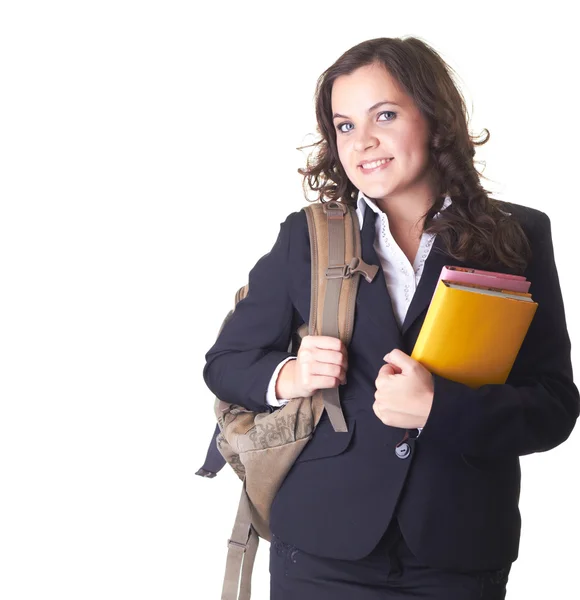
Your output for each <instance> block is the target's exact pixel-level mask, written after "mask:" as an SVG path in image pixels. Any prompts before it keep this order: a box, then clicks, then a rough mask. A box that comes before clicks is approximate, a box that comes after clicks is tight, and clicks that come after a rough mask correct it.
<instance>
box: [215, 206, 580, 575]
mask: <svg viewBox="0 0 580 600" xmlns="http://www.w3.org/2000/svg"><path fill="white" fill-rule="evenodd" d="M502 205H503V206H502V208H504V207H505V210H506V211H507V212H511V213H512V218H516V219H518V220H519V222H520V223H521V225H522V226H523V228H524V230H525V232H526V233H527V235H528V237H529V240H530V243H531V247H532V251H533V258H532V260H531V262H530V264H529V266H528V268H527V270H526V272H525V273H524V274H525V275H526V276H527V278H528V279H529V280H530V281H531V288H530V292H531V293H532V297H533V299H534V300H535V301H536V302H538V309H537V311H536V315H535V317H534V319H533V322H532V324H531V327H530V329H529V331H528V334H527V336H526V338H525V340H524V343H523V345H522V347H521V349H520V352H519V354H518V357H517V359H516V361H515V363H514V366H513V368H512V371H511V373H510V376H509V378H508V380H507V382H506V383H505V384H503V385H497V384H494V385H484V386H481V387H480V388H479V389H475V390H474V389H471V388H470V387H468V386H466V385H463V384H461V383H457V382H454V381H451V380H449V379H446V378H444V377H440V376H438V375H433V379H434V398H433V406H432V409H431V412H430V414H429V417H428V420H427V422H426V424H425V427H424V429H423V432H422V433H421V435H420V436H419V437H417V438H413V437H412V438H410V439H409V440H407V442H406V443H407V444H408V446H403V450H404V451H401V447H399V448H396V446H397V444H398V443H399V442H401V440H402V439H403V437H404V434H405V433H406V432H405V430H403V429H399V428H396V427H390V426H386V425H384V424H383V423H382V422H381V421H379V419H378V418H377V417H376V415H375V414H374V412H373V410H372V405H373V402H374V394H375V385H374V382H375V380H376V377H377V375H378V372H379V369H380V368H381V366H383V364H384V361H383V356H384V355H385V354H386V353H387V352H389V351H391V350H393V349H394V348H400V349H401V350H403V351H404V352H405V353H407V354H411V352H412V350H413V346H414V344H415V341H416V339H417V336H418V334H419V331H420V329H421V326H422V323H423V320H424V318H425V314H426V312H427V308H428V306H429V302H430V300H431V297H432V295H433V292H434V289H435V285H436V283H437V280H438V278H439V274H440V272H441V269H442V267H443V266H444V265H459V266H470V267H475V268H484V267H483V266H482V265H478V264H475V263H473V262H470V263H463V262H460V261H457V260H455V259H453V258H451V257H450V256H449V255H448V254H447V253H446V252H445V250H444V248H443V245H442V243H441V241H440V237H439V236H437V237H436V239H435V242H434V244H433V247H432V249H431V252H430V254H429V256H428V258H427V260H426V262H425V265H424V271H423V274H422V277H421V279H420V282H419V286H418V288H417V290H416V292H415V295H414V297H413V300H412V302H411V305H410V306H409V310H408V312H407V315H406V318H405V320H404V323H403V325H402V327H401V329H399V327H398V325H397V322H396V320H395V316H394V314H393V309H392V306H391V301H390V298H389V294H388V290H387V286H386V283H385V279H384V276H383V273H382V270H381V269H379V272H378V274H377V276H376V277H375V279H374V280H373V281H372V283H367V282H366V281H364V279H363V278H361V280H360V283H359V291H358V296H357V301H356V316H355V324H354V332H353V336H352V341H351V343H350V345H349V347H348V356H349V367H348V372H347V379H348V382H347V384H346V385H344V386H341V387H340V395H341V400H342V406H343V410H344V413H345V418H346V419H347V424H348V432H347V433H336V432H334V431H333V429H332V427H331V425H330V422H329V421H328V418H327V416H326V413H324V414H323V417H322V419H321V421H320V424H319V425H318V427H317V429H316V431H315V433H314V436H313V438H312V440H311V441H310V442H309V443H308V445H307V446H306V447H305V449H304V451H303V452H302V454H301V455H300V457H299V458H298V460H297V461H296V463H295V464H294V466H293V467H292V469H291V470H290V472H289V474H288V476H287V477H286V479H285V480H284V482H283V484H282V487H281V488H280V490H279V492H278V494H277V496H276V498H275V500H274V503H273V505H272V513H271V522H270V524H271V529H272V531H273V533H274V534H275V535H276V536H278V537H279V538H280V539H282V540H284V541H285V542H287V543H289V544H291V545H294V546H296V547H297V548H300V549H302V550H304V551H306V552H310V553H313V554H317V555H320V556H326V557H333V558H340V559H349V560H354V559H359V558H361V557H363V556H365V555H366V554H368V553H369V552H371V550H372V549H373V548H374V546H375V545H376V544H377V542H378V541H379V540H380V538H381V537H382V535H383V534H384V532H385V531H386V528H387V527H388V525H389V523H390V521H391V519H393V518H396V519H398V521H399V526H400V528H401V531H402V533H403V536H404V538H405V540H406V542H407V544H408V545H409V547H410V549H411V551H412V552H413V553H414V554H415V555H416V556H417V558H418V559H419V560H420V561H422V562H423V563H424V564H427V565H429V566H431V567H436V568H441V569H454V570H476V569H486V570H487V569H498V568H501V567H503V566H505V565H507V564H509V563H511V562H512V561H514V560H515V559H516V558H517V555H518V546H519V538H520V513H519V510H518V499H519V493H520V464H519V457H520V456H522V455H525V454H531V453H533V452H542V451H545V450H549V449H551V448H554V447H555V446H557V445H558V444H561V443H562V442H563V441H564V440H566V439H567V438H568V436H569V435H570V432H571V431H572V429H573V427H574V425H575V422H576V419H577V417H578V414H579V410H580V409H579V405H580V399H579V394H578V389H577V387H576V386H575V385H574V382H573V376H572V366H571V360H570V339H569V336H568V332H567V329H566V320H565V314H564V305H563V301H562V294H561V291H560V284H559V280H558V273H557V270H556V265H555V262H554V252H553V246H552V238H551V227H550V220H549V218H548V216H547V215H546V214H545V213H543V212H541V211H538V210H535V209H532V208H528V207H525V206H521V205H517V204H511V203H507V202H504V203H502ZM375 218H376V215H375V213H374V212H373V211H371V210H367V211H366V212H365V219H364V223H363V227H362V231H361V236H362V256H363V259H364V260H365V261H366V262H367V263H369V264H375V265H380V263H379V260H378V258H377V256H376V253H375V252H374V249H373V240H374V235H375V225H374V219H375ZM505 271H506V272H508V270H507V269H505ZM309 312H310V242H309V237H308V227H307V222H306V215H305V213H304V211H299V212H294V213H292V214H290V215H289V216H288V217H287V218H286V220H285V221H284V223H282V225H281V227H280V232H279V236H278V238H277V240H276V242H275V244H274V246H273V248H272V250H271V251H270V252H269V253H268V254H266V255H265V256H263V257H262V258H261V259H260V260H259V261H258V262H257V264H256V265H255V266H254V268H253V269H252V271H251V272H250V276H249V293H248V296H247V297H246V298H245V299H244V300H242V301H241V302H239V303H238V305H237V307H236V309H235V311H234V313H233V315H232V317H231V319H230V321H229V322H228V323H227V324H226V325H225V327H224V328H223V330H222V332H221V334H220V335H219V337H218V339H217V341H216V343H215V344H214V346H213V347H212V348H211V349H210V350H209V351H208V353H207V355H206V360H207V363H206V365H205V368H204V379H205V381H206V383H207V385H208V387H209V388H210V390H211V391H212V392H213V393H214V394H215V395H216V396H218V397H219V398H220V399H222V400H225V401H226V402H231V403H234V404H240V405H242V406H245V407H247V408H249V409H252V410H256V411H265V410H272V408H271V407H269V406H268V405H267V403H266V399H265V395H266V390H267V386H268V383H269V381H270V378H271V376H272V374H273V372H274V369H275V368H276V366H277V365H278V363H279V362H280V361H281V360H282V359H283V358H285V357H287V356H290V353H289V352H288V346H289V341H290V336H291V332H292V329H293V327H296V326H297V325H300V324H301V323H308V319H309ZM415 432H416V430H415Z"/></svg>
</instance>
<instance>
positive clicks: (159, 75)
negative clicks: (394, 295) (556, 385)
mask: <svg viewBox="0 0 580 600" xmlns="http://www.w3.org/2000/svg"><path fill="white" fill-rule="evenodd" d="M200 4H203V5H205V6H204V8H203V9H202V8H199V6H200ZM566 5H567V3H565V2H554V1H553V2H550V3H549V4H548V5H546V4H538V5H537V6H536V7H534V5H533V4H530V3H523V2H522V3H521V5H520V6H518V5H517V3H508V2H501V3H497V4H495V5H494V4H493V3H490V2H485V3H479V4H475V3H466V2H461V3H452V2H444V1H439V2H430V3H424V4H420V3H417V2H413V3H410V2H407V3H402V2H397V3H388V2H377V1H371V0H366V1H365V2H343V3H341V2H336V1H332V2H313V1H310V2H296V1H294V2H292V3H288V4H287V5H285V6H281V5H278V4H275V3H264V4H259V3H252V2H241V3H239V2H236V3H234V2H219V3H211V7H210V3H207V2H204V3H195V2H172V1H168V0H165V1H164V2H161V1H157V2H154V1H141V2H130V1H126V0H116V1H114V2H112V1H107V0H100V1H99V2H88V1H85V2H72V1H71V2H63V1H54V2H27V1H25V0H20V1H19V2H15V1H14V2H4V3H2V8H1V9H0V61H1V63H0V65H1V66H0V86H1V93H0V127H1V129H0V149H1V150H0V151H1V156H0V175H1V177H0V185H1V188H2V189H1V190H0V191H1V195H0V198H1V212H0V269H1V271H0V286H1V294H0V301H1V304H2V309H1V311H0V319H1V329H0V344H1V357H0V358H1V362H0V365H1V378H0V379H1V382H0V383H1V385H2V389H1V413H0V485H1V489H2V491H1V495H0V503H1V505H2V506H1V508H0V597H2V598H3V599H5V600H20V599H24V598H26V599H34V600H40V599H44V598H49V597H51V598H52V597H54V598H59V599H60V600H69V599H70V600H73V599H74V600H78V599H83V600H84V599H87V600H89V599H91V600H92V599H105V598H106V599H122V600H124V599H127V598H139V599H140V600H146V599H147V600H148V599H167V598H171V599H172V600H181V599H192V598H196V599H206V598H207V599H208V600H212V599H217V598H219V594H220V590H221V581H222V575H223V566H224V560H225V552H226V539H227V538H228V537H229V534H230V528H231V524H232V521H233V518H234V515H235V509H236V506H237V500H238V494H239V490H240V484H239V481H238V480H237V478H236V477H235V475H234V474H233V472H232V471H231V470H230V469H229V468H227V469H224V470H223V471H222V472H221V473H220V475H219V476H218V477H217V478H216V479H214V480H207V479H202V478H200V477H196V476H195V475H194V473H195V471H196V470H197V468H198V467H200V466H201V464H202V462H203V459H204V457H205V451H206V448H207V443H208V440H209V436H210V435H211V433H212V431H213V427H214V417H213V396H212V394H211V392H210V391H209V390H208V389H207V388H206V386H205V384H204V381H203V379H202V369H203V366H204V362H205V361H204V355H205V352H206V351H207V350H208V349H209V348H210V346H211V345H212V344H213V342H214V339H215V336H216V334H217V331H218V328H219V326H220V324H221V322H222V319H223V318H224V316H225V315H226V313H227V311H228V310H229V309H230V308H231V307H232V305H233V300H234V293H235V291H236V290H237V289H238V288H239V287H240V286H242V285H243V284H244V283H246V279H247V273H248V271H249V270H250V268H251V267H252V266H253V265H254V263H255V262H256V261H257V260H258V258H259V257H260V256H262V255H263V254H265V253H266V252H267V251H268V250H269V249H270V247H271V245H272V243H273V242H274V239H275V237H276V235H277V233H278V229H279V224H280V223H281V222H282V221H283V220H284V219H285V217H286V215H287V214H288V213H289V212H292V211H295V210H299V209H300V208H301V207H302V206H303V205H304V204H305V203H306V201H305V199H304V197H303V193H302V188H301V181H302V179H301V177H300V176H299V175H298V174H297V172H296V169H298V168H299V167H301V166H303V165H304V161H305V157H306V155H305V154H304V153H302V152H299V151H297V150H296V148H297V147H298V146H300V145H302V144H305V143H308V142H309V141H312V139H313V137H307V136H308V134H309V133H313V132H314V128H315V120H314V107H313V94H314V86H315V83H316V79H317V77H318V76H319V75H320V74H321V73H322V72H323V71H324V69H326V68H327V67H328V66H329V65H330V64H332V62H334V60H336V58H338V56H339V55H340V54H342V53H343V52H344V51H345V50H347V49H348V48H350V47H351V46H353V45H355V44H357V43H359V42H361V41H363V40H365V39H369V38H374V37H395V36H405V35H415V36H418V37H420V38H421V39H423V40H425V41H426V42H427V43H429V44H431V45H432V46H434V48H435V49H436V50H438V51H439V52H440V53H441V55H442V56H443V58H444V59H445V60H447V61H448V63H449V64H450V65H451V66H452V67H453V68H454V69H455V70H456V71H457V72H458V74H459V75H460V78H461V81H460V85H461V87H462V89H463V92H464V94H465V95H466V98H467V100H468V106H469V109H470V112H471V113H472V122H471V129H472V131H473V132H474V133H480V132H481V131H482V128H483V127H487V128H488V129H489V130H490V132H491V139H490V141H489V143H488V144H487V145H486V146H485V147H484V148H482V149H480V150H478V154H477V157H476V158H477V159H478V160H485V161H486V164H487V166H486V169H485V175H486V176H487V177H488V178H489V180H487V181H486V180H484V187H486V189H488V190H490V191H491V192H492V194H494V195H495V197H497V198H500V199H505V200H508V201H510V202H515V203H518V204H524V205H527V206H532V207H535V208H539V209H540V210H543V211H545V212H546V213H547V214H548V215H549V216H550V218H551V220H552V228H553V238H554V246H555V253H556V261H557V265H558V268H559V272H560V278H561V285H562V290H563V294H564V300H565V305H566V311H567V318H568V327H569V332H570V336H571V338H572V343H573V362H574V367H575V371H576V372H578V373H580V355H579V353H578V349H579V348H580V322H579V319H578V314H577V310H576V307H577V300H576V298H575V296H574V283H573V277H574V275H575V273H576V272H577V270H578V269H577V262H578V258H577V248H578V245H577V240H578V231H577V219H578V215H579V211H578V202H579V200H580V195H579V193H578V183H577V182H578V159H579V153H578V146H577V140H578V137H579V136H578V134H579V133H580V131H579V128H580V125H579V123H580V121H579V119H578V114H579V109H578V91H579V89H578V83H577V81H578V78H577V75H576V73H577V71H576V69H577V64H576V63H577V60H576V58H577V56H578V46H577V42H576V41H574V40H575V36H576V33H577V31H576V28H575V27H574V23H573V19H572V13H571V11H572V8H565V6H566ZM568 6H571V5H568ZM579 439H580V436H579V435H578V432H577V431H575V432H574V433H573V435H572V437H571V438H570V440H569V441H567V442H566V443H565V444H563V445H562V446H560V447H558V448H556V449H554V450H553V451H550V452H548V453H544V454H537V455H532V456H528V457H524V458H523V459H522V470H523V481H522V496H521V511H522V517H523V532H522V538H521V549H520V558H519V560H518V561H517V562H516V563H515V564H514V567H513V570H512V574H511V579H510V583H509V586H508V598H512V599H520V598H522V599H526V600H528V599H536V598H537V599H545V598H553V597H559V596H562V597H568V598H569V597H573V596H574V594H575V591H574V590H575V589H576V587H577V568H578V559H577V557H578V552H577V547H578V537H579V534H580V517H579V511H578V508H577V507H578V505H579V503H580V492H579V491H578V489H577V484H576V478H577V473H578V457H579V444H580V442H579ZM267 549H268V544H267V543H263V544H262V546H261V547H260V551H259V556H258V560H257V564H256V568H255V575H254V589H255V595H254V598H255V599H256V600H265V599H266V598H267V597H268V580H269V575H268V565H267V560H268V552H267Z"/></svg>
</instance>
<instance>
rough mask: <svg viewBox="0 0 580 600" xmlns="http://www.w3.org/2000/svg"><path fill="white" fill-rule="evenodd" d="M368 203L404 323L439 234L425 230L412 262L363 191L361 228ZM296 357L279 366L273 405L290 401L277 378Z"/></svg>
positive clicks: (272, 385) (268, 397) (271, 391)
mask: <svg viewBox="0 0 580 600" xmlns="http://www.w3.org/2000/svg"><path fill="white" fill-rule="evenodd" d="M450 204H451V198H450V197H449V196H446V197H445V201H444V202H443V206H442V208H441V210H442V211H443V210H445V209H446V208H447V207H448V206H449V205H450ZM367 206H368V207H369V208H370V209H371V210H372V211H374V212H375V213H377V215H378V217H377V219H376V220H375V228H376V230H375V241H374V243H373V247H374V249H375V252H376V253H377V257H378V259H379V262H380V263H381V267H382V269H383V273H384V275H385V281H386V283H387V289H388V291H389V296H390V298H391V304H392V305H393V311H394V314H395V318H396V319H397V322H398V324H399V327H401V326H402V324H403V322H404V320H405V315H406V314H407V310H408V309H409V305H410V304H411V300H412V299H413V295H414V294H415V290H416V289H417V286H418V285H419V280H420V279H421V274H422V273H423V266H424V265H425V261H426V260H427V257H428V256H429V252H430V251H431V247H432V246H433V242H434V241H435V234H433V233H423V235H422V236H421V242H420V244H419V250H418V252H417V256H415V260H414V262H413V264H411V263H410V262H409V259H408V258H407V257H406V255H405V253H404V252H403V251H402V250H401V248H400V247H399V245H398V244H397V242H396V241H395V238H394V237H393V236H392V234H391V230H390V228H389V220H388V218H387V215H386V214H385V213H384V212H383V211H381V209H380V208H379V207H378V206H377V205H376V204H375V203H374V202H373V201H372V200H371V199H370V198H367V197H366V196H365V195H364V194H363V193H362V192H360V191H359V193H358V198H357V208H356V214H357V216H358V220H359V224H360V227H361V229H362V225H363V222H364V216H365V210H366V208H367ZM440 214H441V213H440V212H438V213H437V214H436V215H435V216H434V218H435V219H436V218H437V217H438V216H439V215H440ZM295 358H296V357H294V356H290V357H288V358H286V359H284V360H283V361H282V362H281V363H280V364H279V365H278V366H277V367H276V370H275V371H274V373H273V375H272V378H271V379H270V384H269V386H268V390H267V392H266V401H267V403H268V404H270V405H271V406H284V404H286V402H288V400H287V399H277V398H276V380H277V379H278V373H279V372H280V369H281V368H282V367H283V366H284V365H285V364H286V363H287V362H288V361H289V360H295Z"/></svg>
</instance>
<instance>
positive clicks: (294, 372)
mask: <svg viewBox="0 0 580 600" xmlns="http://www.w3.org/2000/svg"><path fill="white" fill-rule="evenodd" d="M347 369H348V354H347V350H346V346H345V345H344V343H343V342H342V341H341V340H339V339H338V338H334V337H330V336H325V335H307V336H304V338H302V341H301V342H300V348H299V349H298V355H297V357H296V360H290V361H288V362H287V363H286V364H285V365H284V366H283V367H282V369H281V370H280V373H279V374H278V379H277V381H276V397H277V398H278V399H282V398H300V397H307V396H312V394H313V393H314V392H315V391H316V390H321V389H326V388H335V387H338V386H339V385H342V384H344V383H346V371H347Z"/></svg>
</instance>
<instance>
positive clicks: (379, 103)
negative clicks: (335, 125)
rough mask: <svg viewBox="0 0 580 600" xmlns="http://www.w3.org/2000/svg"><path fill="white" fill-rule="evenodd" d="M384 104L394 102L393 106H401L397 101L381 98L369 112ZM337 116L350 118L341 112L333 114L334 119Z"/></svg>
mask: <svg viewBox="0 0 580 600" xmlns="http://www.w3.org/2000/svg"><path fill="white" fill-rule="evenodd" d="M383 104H392V105H393V106H398V107H399V108H401V106H400V105H399V104H397V103H396V102H391V101H390V100H381V101H380V102H377V103H376V104H373V105H372V106H371V107H370V108H369V109H368V111H367V112H368V113H371V112H373V110H375V108H378V107H379V106H381V105H383ZM337 117H340V118H341V119H348V117H347V116H345V115H341V114H340V113H334V115H332V118H333V119H336V118H337Z"/></svg>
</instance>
